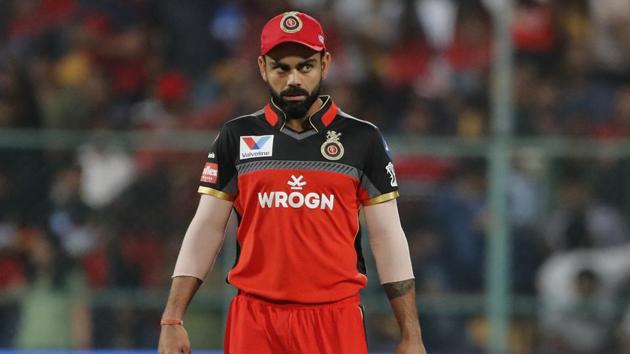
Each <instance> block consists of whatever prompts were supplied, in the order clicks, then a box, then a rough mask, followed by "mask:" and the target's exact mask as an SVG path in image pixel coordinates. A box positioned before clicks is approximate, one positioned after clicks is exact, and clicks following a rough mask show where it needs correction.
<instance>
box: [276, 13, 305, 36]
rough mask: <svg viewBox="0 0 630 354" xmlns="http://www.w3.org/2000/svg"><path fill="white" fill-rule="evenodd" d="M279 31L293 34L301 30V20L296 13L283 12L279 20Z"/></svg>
mask: <svg viewBox="0 0 630 354" xmlns="http://www.w3.org/2000/svg"><path fill="white" fill-rule="evenodd" d="M280 29H281V30H282V31H284V32H286V33H295V32H297V31H299V30H301V29H302V20H300V18H299V17H298V13H297V12H296V11H291V12H285V13H284V16H282V19H281V20H280Z"/></svg>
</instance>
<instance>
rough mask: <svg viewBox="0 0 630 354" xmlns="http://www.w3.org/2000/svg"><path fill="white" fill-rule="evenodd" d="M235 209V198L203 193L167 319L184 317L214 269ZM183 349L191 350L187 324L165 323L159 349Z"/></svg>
mask: <svg viewBox="0 0 630 354" xmlns="http://www.w3.org/2000/svg"><path fill="white" fill-rule="evenodd" d="M231 209H232V203H231V202H228V201H225V200H222V199H219V198H215V197H212V196H208V195H202V196H201V199H200V200H199V206H198V207H197V211H196V213H195V216H194V217H193V219H192V221H191V222H190V225H189V226H188V230H187V231H186V235H185V236H184V241H183V243H182V247H181V249H180V251H179V256H178V257H177V263H176V265H175V271H174V272H173V282H172V284H171V291H170V294H169V296H168V300H167V303H166V307H165V309H164V313H163V315H162V319H163V320H176V321H179V320H182V319H183V318H184V314H185V313H186V309H187V308H188V304H190V301H191V300H192V298H193V296H194V295H195V293H196V292H197V290H198V289H199V286H200V285H201V283H202V280H203V279H205V277H206V275H207V274H208V272H209V271H210V270H211V269H212V266H213V264H214V261H215V260H216V257H217V255H218V253H219V250H220V249H221V246H222V245H223V240H224V238H225V226H226V224H227V221H228V218H229V216H230V211H231ZM182 352H183V353H190V341H189V339H188V334H187V333H186V330H185V329H184V327H183V326H180V325H168V324H167V325H162V331H161V333H160V343H159V353H160V354H171V353H173V354H175V353H177V354H179V353H182Z"/></svg>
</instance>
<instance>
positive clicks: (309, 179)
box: [159, 12, 425, 354]
mask: <svg viewBox="0 0 630 354" xmlns="http://www.w3.org/2000/svg"><path fill="white" fill-rule="evenodd" d="M330 62H331V56H330V53H328V52H327V51H326V46H325V39H324V32H323V30H322V28H321V25H320V24H319V23H318V22H317V20H315V19H314V18H312V17H310V16H308V15H306V14H304V13H299V12H287V13H284V14H280V15H278V16H276V17H274V18H272V19H271V20H269V22H267V24H266V25H265V26H264V28H263V30H262V34H261V55H260V57H259V58H258V66H259V69H260V75H261V76H262V79H263V80H264V81H265V82H266V83H267V84H268V85H269V88H270V91H271V101H270V103H269V104H268V105H267V106H266V107H265V108H264V109H262V110H260V111H258V112H256V113H253V114H251V115H247V116H243V117H239V118H236V119H234V120H231V121H229V122H227V123H226V124H225V125H224V126H223V128H222V129H221V131H220V133H219V136H218V137H217V138H216V140H215V141H214V143H213V146H212V148H211V151H210V153H209V155H208V162H207V163H206V165H205V167H204V171H203V174H202V177H201V185H200V187H199V192H200V193H201V194H202V196H201V200H200V202H199V206H198V209H197V212H196V213H195V216H194V218H193V220H192V222H191V224H190V226H189V228H188V230H187V232H186V235H185V237H184V241H183V244H182V248H181V250H180V254H179V257H178V260H177V263H176V265H175V271H174V274H173V284H172V287H171V292H170V295H169V299H168V301H167V304H166V308H165V310H164V314H163V318H162V322H161V324H162V332H161V335H160V344H159V350H160V353H179V352H185V353H188V352H190V343H189V339H188V336H187V334H186V331H185V329H184V327H183V321H182V318H183V317H184V313H185V311H186V308H187V306H188V304H189V302H190V300H191V298H192V297H193V295H194V294H195V292H196V291H197V289H198V288H199V286H200V284H201V282H202V279H204V278H205V276H206V274H207V273H208V272H209V271H210V269H211V267H212V264H213V263H214V260H215V257H216V255H217V253H218V252H219V248H220V247H221V244H222V243H223V238H224V231H225V225H226V222H227V220H228V217H229V214H230V211H231V210H232V209H234V211H235V213H236V215H237V217H238V221H239V226H238V231H237V241H238V248H237V261H236V263H235V266H234V268H233V269H232V270H231V271H230V272H229V274H228V277H227V279H228V282H229V283H230V284H231V285H233V286H234V287H236V288H237V289H238V295H237V296H236V297H235V298H234V299H233V300H232V302H231V304H230V308H229V313H228V320H227V324H226V336H225V343H224V348H225V353H229V354H252V353H255V354H281V353H287V354H293V353H303V354H318V353H322V354H324V353H326V354H364V353H367V344H366V338H365V328H364V324H363V312H362V308H361V307H360V303H359V291H360V289H362V288H363V287H364V286H365V285H366V283H367V278H366V276H365V265H364V262H363V256H362V254H361V242H360V230H359V209H360V206H361V205H363V206H364V208H363V209H364V213H365V218H366V221H367V225H368V228H369V231H370V244H371V248H372V251H373V253H374V257H375V260H376V265H377V269H378V272H379V277H380V280H381V283H382V284H383V287H384V289H385V291H386V293H387V295H388V297H389V300H390V303H391V306H392V308H393V311H394V314H395V316H396V319H397V321H398V324H399V326H400V330H401V340H400V344H399V345H398V347H397V348H396V353H397V354H403V353H404V354H425V350H424V347H423V344H422V340H421V337H420V326H419V323H418V318H417V311H416V305H415V290H414V279H413V273H412V270H411V261H410V259H409V250H408V246H407V241H406V238H405V235H404V232H403V230H402V227H401V226H400V220H399V216H398V211H397V208H396V202H395V198H396V197H397V196H398V191H397V189H398V188H397V182H396V176H395V174H394V169H393V164H392V163H391V159H390V157H389V152H388V150H387V146H386V144H385V142H384V140H383V139H382V137H381V135H380V133H379V131H378V129H377V128H376V127H375V126H374V125H372V124H370V123H367V122H365V121H361V120H358V119H356V118H353V117H351V116H349V115H347V114H345V113H343V112H342V111H341V110H340V109H339V108H338V107H337V106H336V105H335V104H334V103H333V102H332V99H331V98H330V97H329V96H320V95H319V89H320V84H321V81H322V79H324V78H325V77H326V75H327V73H328V69H329V67H330Z"/></svg>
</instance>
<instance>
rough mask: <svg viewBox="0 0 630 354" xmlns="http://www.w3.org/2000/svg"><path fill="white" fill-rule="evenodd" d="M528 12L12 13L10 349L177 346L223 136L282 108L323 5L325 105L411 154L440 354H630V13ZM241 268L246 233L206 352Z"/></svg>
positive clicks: (261, 1) (388, 3)
mask: <svg viewBox="0 0 630 354" xmlns="http://www.w3.org/2000/svg"><path fill="white" fill-rule="evenodd" d="M505 4H509V2H508V1H501V0H486V1H482V0H459V1H457V0H292V1H291V0H273V1H272V0H240V1H238V0H237V1H218V0H215V1H209V0H186V1H172V0H126V1H122V0H119V1H115V0H13V1H11V0H0V348H22V349H28V348H48V349H60V348H65V349H68V348H75V349H77V348H100V349H103V348H109V349H112V348H114V349H154V348H156V346H157V338H158V335H159V325H158V323H159V319H160V315H161V311H162V308H163V305H164V302H165V300H166V295H167V290H168V286H169V285H170V274H171V272H172V269H173V266H174V262H175V257H176V255H177V252H178V250H179V245H180V243H181V239H182V237H183V234H184V231H185V229H186V226H187V225H188V223H189V221H190V219H191V218H192V215H193V213H194V210H195V207H196V204H197V201H198V195H197V193H196V189H197V182H198V180H199V176H200V174H201V170H202V167H203V164H204V162H205V158H206V154H207V150H208V149H209V147H210V143H211V142H212V141H213V139H214V137H215V135H216V132H217V129H218V128H219V127H220V126H221V124H222V123H223V122H224V121H226V120H228V119H231V118H234V117H236V116H239V115H242V114H247V113H251V112H254V111H257V110H258V109H260V108H261V107H262V106H263V105H264V104H265V103H266V102H267V100H268V89H267V88H266V86H265V85H264V84H263V82H262V81H261V79H260V78H259V76H258V73H257V68H256V57H257V55H258V52H259V32H260V29H261V28H262V25H263V24H264V22H265V21H266V20H267V19H268V18H270V17H271V16H273V15H275V14H277V13H280V12H283V11H287V10H304V11H307V12H309V13H310V14H312V15H314V16H315V17H317V18H318V19H319V20H320V21H321V22H322V24H323V26H324V29H325V31H326V33H327V45H328V48H329V50H330V51H331V52H332V57H333V66H332V72H331V75H330V76H329V79H328V80H326V82H325V84H324V92H326V93H329V94H332V96H333V98H334V100H335V101H336V103H337V104H338V105H339V106H340V107H341V108H342V109H343V110H344V111H346V112H348V113H350V114H352V115H354V116H357V117H360V118H362V119H366V120H369V121H372V122H374V123H375V124H377V125H378V126H380V128H381V129H382V131H383V133H384V134H385V135H386V137H387V139H388V141H389V142H390V146H391V147H392V150H393V151H394V161H395V163H396V168H397V175H398V181H399V184H400V189H401V197H400V198H399V201H398V202H399V208H400V212H401V217H402V221H403V226H404V227H405V230H406V234H407V237H408V240H409V244H410V250H411V255H412V259H413V262H414V268H415V274H416V285H417V294H418V306H419V312H420V319H421V323H422V325H423V336H424V340H425V343H426V345H427V347H428V348H429V351H430V352H431V353H443V354H447V353H462V354H464V353H482V352H493V353H515V354H518V353H541V354H542V353H544V354H552V353H575V354H603V353H620V354H624V353H625V354H627V353H630V306H629V304H630V301H629V300H630V243H629V241H630V234H629V229H628V227H629V225H628V216H630V143H629V141H628V139H627V138H628V137H630V35H628V34H629V33H630V0H546V1H544V0H540V1H535V0H518V1H516V0H515V1H514V2H513V4H512V5H513V6H512V10H510V6H508V5H505ZM501 19H502V20H501ZM502 21H503V22H502ZM505 21H507V22H505ZM501 23H503V29H504V31H503V32H501V28H500V27H501V26H500V24H501ZM506 24H507V25H506ZM506 29H507V32H505V30H506ZM499 33H503V37H504V38H503V39H502V40H501V38H499V37H501V36H500V35H499ZM506 33H507V36H506V35H505V34H506ZM501 58H503V59H501ZM502 85H503V86H502ZM500 97H503V98H502V99H500ZM502 112H503V114H501V113H502ZM365 249H369V248H367V247H366V248H365ZM366 253H367V256H368V257H367V258H368V262H369V266H370V268H369V269H370V270H369V273H370V279H371V282H370V284H369V286H368V288H367V289H366V290H365V291H364V292H363V299H364V303H365V305H366V307H367V317H366V324H367V331H368V338H369V346H370V349H371V350H372V351H391V350H393V348H394V345H395V343H396V340H397V339H396V334H397V327H396V322H395V319H394V318H393V316H392V314H391V311H390V309H389V307H388V303H387V300H386V297H385V294H384V293H383V291H382V290H381V288H380V286H379V284H378V280H377V277H376V272H375V269H374V265H373V262H372V259H371V255H369V251H368V252H366ZM233 260H234V239H233V230H231V231H230V235H229V237H228V240H227V242H226V243H225V247H224V250H223V252H222V254H221V258H220V261H219V262H218V263H217V266H216V267H215V270H214V271H213V272H212V274H211V275H210V276H209V278H208V279H207V280H206V283H205V285H204V286H203V287H202V288H201V289H200V292H199V293H198V295H197V297H196V298H195V300H194V302H193V304H192V305H191V308H190V310H189V312H188V315H187V317H186V318H185V321H186V324H187V326H186V327H187V329H188V331H189V334H190V336H191V338H192V342H193V348H200V349H219V348H221V347H222V336H223V321H224V318H225V310H226V307H227V304H228V302H229V299H230V297H231V295H232V293H233V290H232V289H231V288H229V287H228V286H227V285H225V282H224V277H225V275H226V272H227V270H229V268H230V267H231V265H232V263H233Z"/></svg>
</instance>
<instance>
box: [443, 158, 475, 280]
mask: <svg viewBox="0 0 630 354" xmlns="http://www.w3.org/2000/svg"><path fill="white" fill-rule="evenodd" d="M465 164H466V167H464V168H463V169H462V170H460V171H457V172H456V173H455V176H454V177H453V180H452V182H451V183H449V184H446V185H444V186H443V187H442V188H440V189H438V190H436V192H435V193H434V195H433V196H432V198H433V201H432V205H431V212H432V213H433V217H434V220H435V222H436V227H437V230H439V233H440V234H441V235H443V240H444V241H443V242H444V252H448V255H449V256H448V262H447V264H446V269H447V274H448V284H449V285H448V288H449V289H452V290H455V291H464V292H475V291H479V290H481V287H482V286H483V283H484V281H483V278H484V277H483V274H484V270H483V267H479V264H482V263H483V261H484V254H485V252H484V247H485V233H486V218H487V215H486V196H485V193H486V188H485V166H484V164H483V162H482V161H479V160H472V161H467V162H465Z"/></svg>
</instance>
